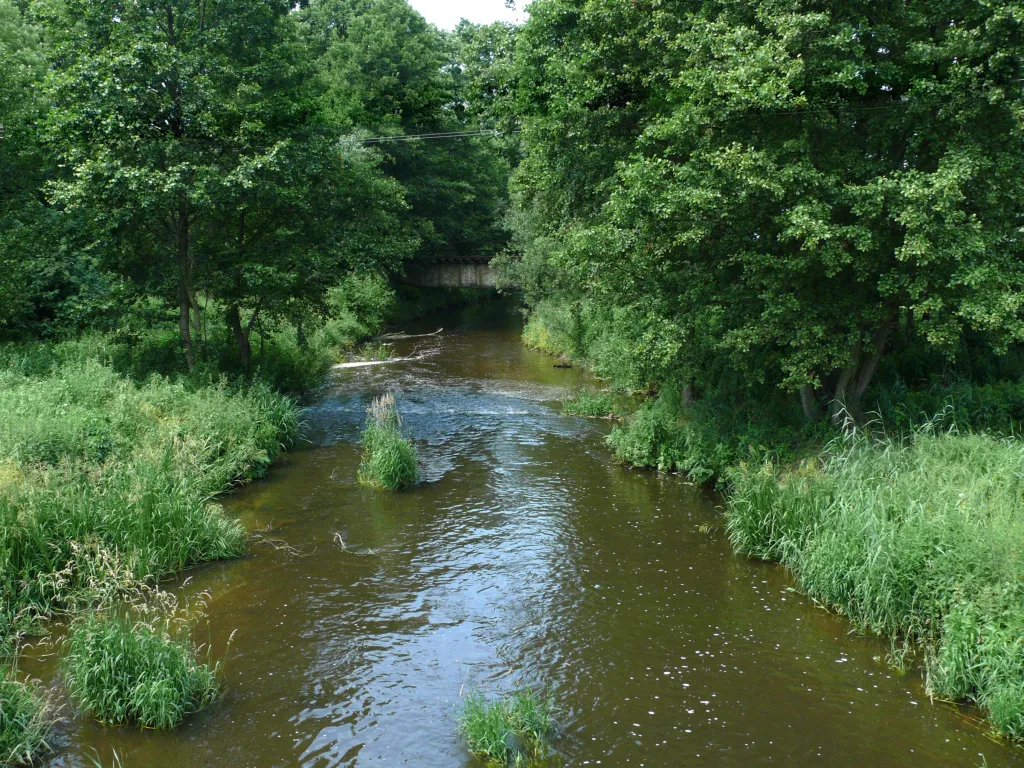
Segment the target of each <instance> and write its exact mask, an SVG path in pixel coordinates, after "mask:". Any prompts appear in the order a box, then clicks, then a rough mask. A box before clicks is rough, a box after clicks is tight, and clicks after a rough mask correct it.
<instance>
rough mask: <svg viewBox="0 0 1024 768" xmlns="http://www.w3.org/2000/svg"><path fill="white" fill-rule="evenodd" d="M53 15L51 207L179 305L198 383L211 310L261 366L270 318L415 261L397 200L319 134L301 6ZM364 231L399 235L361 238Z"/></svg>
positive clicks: (200, 1) (180, 6)
mask: <svg viewBox="0 0 1024 768" xmlns="http://www.w3.org/2000/svg"><path fill="white" fill-rule="evenodd" d="M44 1H46V2H47V3H48V4H47V5H45V6H43V7H42V8H41V16H42V18H43V19H44V20H46V22H47V29H48V30H49V32H50V33H51V35H52V36H53V41H52V43H53V47H54V51H55V54H54V56H55V62H56V64H57V66H56V69H55V72H54V74H53V76H52V78H51V84H50V85H51V87H50V93H51V95H52V100H53V103H54V107H55V108H54V109H53V110H52V112H51V118H50V137H51V140H52V142H53V144H54V146H55V147H56V149H57V151H58V152H59V154H60V157H61V160H62V163H63V168H64V173H63V175H61V176H60V177H59V178H58V179H57V180H55V181H54V182H53V183H52V185H51V197H52V199H53V201H54V202H55V203H58V204H60V205H61V206H63V207H64V208H65V210H67V211H69V212H72V213H74V212H82V213H84V214H86V215H87V216H88V217H89V219H90V221H91V230H90V237H91V244H90V247H91V248H92V249H93V250H94V251H96V252H97V253H100V254H101V255H102V256H103V259H104V263H105V264H106V265H108V266H109V267H111V268H113V269H115V270H116V271H117V272H119V273H120V274H122V275H124V276H125V277H127V278H128V279H130V280H131V281H133V282H134V283H135V284H136V285H139V286H143V287H145V289H146V290H149V291H152V292H154V293H157V294H158V295H163V296H165V297H167V298H168V300H169V301H172V302H173V303H174V305H175V306H176V307H177V313H178V326H179V331H180V334H181V339H182V345H183V349H184V354H185V359H186V363H187V365H188V367H189V368H190V369H191V368H192V367H193V365H194V362H195V359H196V357H197V353H198V351H199V346H200V345H201V341H202V337H203V333H204V327H205V326H204V304H203V303H202V302H201V300H200V297H201V296H205V299H206V300H207V301H210V300H212V301H214V302H218V301H220V302H222V303H223V304H224V305H225V309H226V312H227V316H228V320H229V324H230V325H231V326H232V327H233V330H234V332H235V336H236V339H237V341H238V344H239V353H240V356H241V358H242V360H243V362H244V364H246V365H248V347H249V344H248V333H249V331H250V330H251V328H252V326H253V324H254V323H255V322H256V321H257V318H258V317H259V316H260V314H261V313H282V312H286V311H288V308H289V307H292V306H293V305H302V306H308V305H310V304H316V303H317V302H318V301H322V298H323V295H324V293H325V292H326V290H327V289H328V288H329V287H330V285H331V284H332V281H331V280H330V278H329V275H330V274H331V273H332V272H335V273H339V276H340V272H341V271H342V270H343V269H344V268H345V267H346V266H347V265H348V264H349V263H351V262H353V261H357V260H362V261H366V260H373V259H374V258H375V254H377V255H381V256H382V257H383V258H385V259H386V260H387V263H388V264H392V263H393V261H394V259H395V258H397V257H400V255H401V253H402V251H403V248H405V249H406V250H407V249H408V237H407V235H406V234H405V233H404V232H403V230H402V228H401V227H400V226H398V225H397V223H396V218H395V217H396V216H397V214H398V212H399V211H400V210H401V209H402V203H401V198H400V194H399V191H398V190H397V189H395V188H394V186H393V185H389V184H387V183H384V182H383V181H380V180H379V179H377V178H376V177H377V176H378V174H377V171H376V169H375V167H374V163H373V162H370V161H366V162H364V161H362V160H360V161H358V162H353V161H351V159H350V160H349V161H348V162H346V158H345V152H344V151H343V148H342V147H339V146H338V145H337V144H336V143H335V142H334V141H333V140H332V139H331V138H329V137H328V136H325V134H324V132H323V131H322V130H319V129H320V127H321V126H318V125H317V123H316V121H314V120H312V119H311V115H312V114H314V113H315V111H316V109H315V107H316V96H317V94H316V93H315V91H312V90H310V88H311V85H310V83H311V78H310V77H309V68H308V63H307V60H308V57H307V56H306V54H305V51H304V49H303V47H302V46H301V44H300V41H299V40H298V37H297V34H296V28H295V25H294V23H293V19H292V18H291V17H290V15H289V11H290V5H289V4H288V3H287V2H283V0H282V1H280V2H277V1H272V2H263V1H259V2H258V1H257V0H143V2H140V3H128V4H125V3H122V2H120V0H100V2H92V1H91V0H90V1H87V0H44ZM351 221H357V222H360V225H362V226H363V227H367V228H371V229H372V228H375V227H382V226H383V227H386V229H385V230H384V231H383V232H378V233H377V236H376V237H374V238H370V237H368V236H367V234H366V232H362V234H361V239H359V238H354V237H353V238H348V239H346V238H345V237H344V236H343V235H345V234H348V235H352V234H353V233H354V231H355V230H358V229H359V227H358V226H353V224H352V223H351ZM335 222H337V230H334V229H332V224H333V223H335ZM403 242H404V243H405V245H403ZM246 309H247V310H248V312H249V316H248V317H247V318H245V319H244V321H243V319H242V314H243V312H244V311H245V310H246Z"/></svg>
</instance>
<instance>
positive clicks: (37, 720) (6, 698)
mask: <svg viewBox="0 0 1024 768" xmlns="http://www.w3.org/2000/svg"><path fill="white" fill-rule="evenodd" d="M49 731H50V720H49V716H48V714H47V708H46V705H45V703H44V702H43V700H42V698H41V697H40V696H39V693H38V691H36V689H35V688H34V687H33V686H31V685H29V684H26V683H23V682H21V681H20V680H16V679H14V677H12V676H10V675H9V674H8V675H7V676H5V677H3V678H0V765H29V764H31V763H33V762H35V761H36V759H37V758H38V757H39V756H40V755H41V754H43V753H44V752H48V751H49V749H50V748H49V746H48V745H47V743H46V739H47V737H48V735H49Z"/></svg>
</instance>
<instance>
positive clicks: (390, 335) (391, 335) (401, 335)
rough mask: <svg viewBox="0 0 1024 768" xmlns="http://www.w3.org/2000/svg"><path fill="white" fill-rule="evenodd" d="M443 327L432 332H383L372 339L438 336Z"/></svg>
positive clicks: (386, 339)
mask: <svg viewBox="0 0 1024 768" xmlns="http://www.w3.org/2000/svg"><path fill="white" fill-rule="evenodd" d="M443 330H444V328H438V329H437V330H436V331H434V332H433V333H406V332H405V331H399V332H398V333H385V334H384V335H383V336H374V338H373V340H374V341H393V340H394V339H422V338H424V337H425V336H439V335H440V334H441V332H442V331H443Z"/></svg>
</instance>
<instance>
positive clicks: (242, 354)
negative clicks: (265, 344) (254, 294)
mask: <svg viewBox="0 0 1024 768" xmlns="http://www.w3.org/2000/svg"><path fill="white" fill-rule="evenodd" d="M228 325H229V326H231V332H232V333H233V334H234V335H235V341H236V342H237V343H238V362H240V363H241V364H242V368H244V369H245V372H246V373H249V365H250V361H251V359H252V345H251V344H250V343H249V328H247V327H243V326H242V315H241V312H239V310H238V305H237V304H232V305H231V306H230V307H228Z"/></svg>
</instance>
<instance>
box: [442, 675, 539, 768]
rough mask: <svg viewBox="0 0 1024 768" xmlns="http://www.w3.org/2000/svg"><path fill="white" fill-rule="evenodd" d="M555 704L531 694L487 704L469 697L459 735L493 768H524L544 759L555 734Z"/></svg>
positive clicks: (521, 693)
mask: <svg viewBox="0 0 1024 768" xmlns="http://www.w3.org/2000/svg"><path fill="white" fill-rule="evenodd" d="M554 711H555V710H554V702H553V701H551V700H548V699H542V698H540V697H539V696H538V695H537V694H536V693H534V692H533V691H530V690H520V691H513V692H512V693H510V694H508V695H506V696H504V697H502V698H500V699H497V700H495V701H487V700H486V699H484V698H483V697H482V696H481V695H480V694H478V693H471V694H469V695H468V696H467V697H466V698H465V700H464V701H463V704H462V712H461V713H460V714H459V732H460V733H461V734H462V736H463V738H464V739H465V740H466V743H467V744H468V745H469V749H470V751H471V752H472V753H473V754H475V755H477V756H478V757H480V758H482V759H483V760H484V761H486V762H487V763H489V764H491V765H512V766H517V767H518V766H525V765H527V764H528V762H529V761H530V760H533V759H537V758H542V757H544V756H545V755H546V754H547V753H548V751H549V750H550V748H551V739H552V738H553V737H554V733H555V727H556V726H555V718H554Z"/></svg>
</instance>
